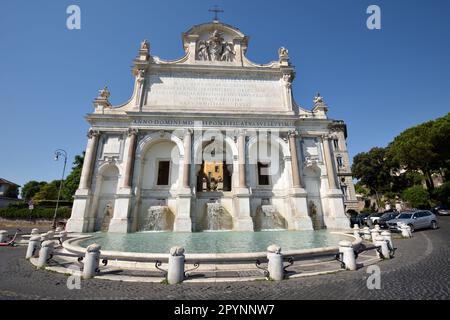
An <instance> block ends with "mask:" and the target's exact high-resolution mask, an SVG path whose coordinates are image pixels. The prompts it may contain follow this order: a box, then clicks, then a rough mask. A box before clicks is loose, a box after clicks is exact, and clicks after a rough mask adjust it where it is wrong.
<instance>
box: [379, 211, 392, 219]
mask: <svg viewBox="0 0 450 320" xmlns="http://www.w3.org/2000/svg"><path fill="white" fill-rule="evenodd" d="M392 217H395V213H391V212H387V213H385V214H383V215H382V216H381V219H389V218H392Z"/></svg>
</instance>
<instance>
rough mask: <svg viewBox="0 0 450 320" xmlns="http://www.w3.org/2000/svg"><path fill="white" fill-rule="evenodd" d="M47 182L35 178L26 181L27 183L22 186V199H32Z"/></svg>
mask: <svg viewBox="0 0 450 320" xmlns="http://www.w3.org/2000/svg"><path fill="white" fill-rule="evenodd" d="M46 184H47V182H45V181H41V182H38V181H35V180H31V181H29V182H27V183H25V185H24V186H23V187H22V190H21V193H20V194H21V196H22V199H25V200H30V199H32V198H33V197H34V196H35V194H36V193H38V192H39V190H40V189H41V187H43V186H45V185H46Z"/></svg>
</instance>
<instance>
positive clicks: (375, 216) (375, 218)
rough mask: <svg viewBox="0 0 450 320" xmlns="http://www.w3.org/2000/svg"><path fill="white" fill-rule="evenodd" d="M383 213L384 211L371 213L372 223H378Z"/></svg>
mask: <svg viewBox="0 0 450 320" xmlns="http://www.w3.org/2000/svg"><path fill="white" fill-rule="evenodd" d="M382 215H383V212H374V213H371V214H370V215H369V217H368V219H370V220H371V222H372V224H377V223H378V220H379V219H380V218H381V216H382ZM366 220H367V219H366Z"/></svg>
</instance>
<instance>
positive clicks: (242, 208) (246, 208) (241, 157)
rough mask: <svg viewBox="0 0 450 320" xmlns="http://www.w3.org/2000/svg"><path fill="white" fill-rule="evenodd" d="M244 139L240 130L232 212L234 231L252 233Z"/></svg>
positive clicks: (242, 131) (244, 133) (244, 136)
mask: <svg viewBox="0 0 450 320" xmlns="http://www.w3.org/2000/svg"><path fill="white" fill-rule="evenodd" d="M245 139H246V132H245V131H244V130H240V131H239V133H238V135H237V141H236V142H237V145H238V146H237V147H238V166H239V186H238V187H237V188H234V189H233V193H234V195H233V211H234V216H235V218H236V223H235V224H234V226H233V229H234V230H235V231H253V220H252V217H251V212H250V192H249V189H248V187H247V183H246V179H245V171H246V170H245Z"/></svg>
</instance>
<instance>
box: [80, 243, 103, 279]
mask: <svg viewBox="0 0 450 320" xmlns="http://www.w3.org/2000/svg"><path fill="white" fill-rule="evenodd" d="M101 248H102V247H101V246H100V245H98V244H96V243H93V244H91V245H90V246H88V247H87V248H86V254H85V255H84V268H83V278H84V279H88V278H93V277H94V276H95V274H96V273H97V270H98V267H99V264H100V249H101Z"/></svg>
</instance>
